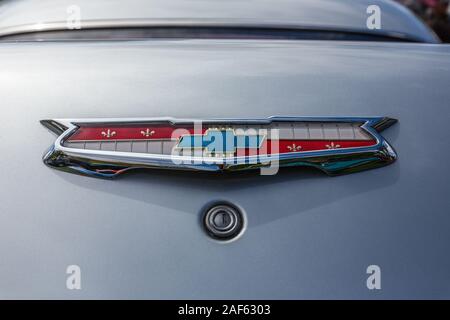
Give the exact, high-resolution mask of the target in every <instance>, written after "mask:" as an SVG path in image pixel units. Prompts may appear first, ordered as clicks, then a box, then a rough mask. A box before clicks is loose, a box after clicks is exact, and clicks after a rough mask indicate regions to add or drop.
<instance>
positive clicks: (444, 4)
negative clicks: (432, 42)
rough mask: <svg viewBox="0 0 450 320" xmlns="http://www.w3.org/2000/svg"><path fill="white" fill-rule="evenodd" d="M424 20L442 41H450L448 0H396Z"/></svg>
mask: <svg viewBox="0 0 450 320" xmlns="http://www.w3.org/2000/svg"><path fill="white" fill-rule="evenodd" d="M396 1H397V2H400V3H401V4H403V5H404V6H406V7H408V8H409V9H410V10H412V11H413V12H414V13H415V14H416V15H417V16H418V17H420V18H421V19H422V20H424V21H425V22H426V24H428V25H429V26H430V27H431V28H432V29H433V30H434V32H436V34H437V35H438V36H439V38H441V40H442V41H443V42H446V43H450V19H449V17H450V6H449V3H450V0H396Z"/></svg>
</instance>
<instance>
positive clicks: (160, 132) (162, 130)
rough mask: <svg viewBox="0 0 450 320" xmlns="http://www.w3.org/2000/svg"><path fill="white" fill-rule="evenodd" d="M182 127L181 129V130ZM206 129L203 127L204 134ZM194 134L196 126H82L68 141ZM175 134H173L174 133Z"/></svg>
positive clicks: (151, 137) (147, 138)
mask: <svg viewBox="0 0 450 320" xmlns="http://www.w3.org/2000/svg"><path fill="white" fill-rule="evenodd" d="M180 129H181V130H180ZM205 131H206V129H202V131H201V132H202V134H203V133H204V132H205ZM187 132H188V133H190V134H193V133H194V128H192V127H191V128H177V127H171V126H155V125H149V126H142V125H139V126H117V125H116V126H101V127H100V126H92V127H87V126H81V127H80V128H79V129H78V130H77V131H76V132H75V133H74V134H73V135H72V136H70V137H69V139H68V141H96V140H100V141H108V140H112V141H115V140H149V139H171V138H174V139H178V138H179V137H180V136H181V135H184V134H186V133H187ZM172 134H173V135H172Z"/></svg>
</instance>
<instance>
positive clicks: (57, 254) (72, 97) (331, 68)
mask: <svg viewBox="0 0 450 320" xmlns="http://www.w3.org/2000/svg"><path fill="white" fill-rule="evenodd" d="M373 3H375V4H378V5H380V6H381V8H382V9H383V16H382V17H383V28H386V29H385V30H386V31H389V32H396V33H404V34H411V35H414V36H415V37H416V38H417V39H421V40H422V41H423V42H428V43H396V42H392V43H388V42H343V41H283V40H277V41H273V40H233V39H229V40H223V39H222V40H221V39H217V40H214V39H209V40H198V39H197V40H196V39H181V40H174V39H169V40H165V39H157V40H148V41H109V42H106V41H89V42H87V41H86V42H83V41H63V42H17V43H16V42H4V43H0V97H1V100H0V101H1V104H0V105H1V112H2V121H1V124H0V144H1V145H2V152H1V157H0V167H1V168H2V169H1V171H0V192H1V193H0V255H1V257H2V258H1V261H0V298H8V299H9V298H64V299H72V298H73V299H74V298H83V299H84V298H166V299H178V298H185V299H186V298H187V299H215V298H223V299H228V298H230V299H303V298H306V299H308V298H368V299H372V298H373V299H377V298H449V297H450V280H449V279H450V278H449V277H448V272H449V271H448V270H450V257H449V255H448V252H449V246H450V233H449V230H450V215H449V213H450V202H449V198H448V190H449V178H450V175H449V173H448V170H446V169H445V163H446V162H445V161H446V160H447V159H448V157H449V156H450V154H449V148H448V144H449V142H448V140H447V139H448V130H449V129H448V122H449V119H450V111H449V110H450V109H449V101H450V91H449V90H448V89H449V83H450V47H449V46H446V45H442V44H433V43H432V42H436V39H435V38H434V35H433V34H432V33H431V32H430V31H429V30H428V29H427V28H426V27H425V26H423V25H422V24H421V23H420V22H418V20H416V19H415V18H414V17H413V16H412V14H410V13H409V12H407V11H405V10H404V9H401V8H400V7H399V6H398V5H396V4H394V3H393V2H390V1H379V0H373V1H365V0H358V1H345V0H342V1H334V0H333V1H326V0H308V1H287V0H286V1H226V2H225V1H194V0H190V1H145V2H144V1H137V0H133V1H127V5H126V6H124V5H123V2H121V1H117V2H115V1H100V0H97V1H57V2H56V1H38V2H31V1H11V2H5V4H4V6H3V7H1V9H0V34H2V32H4V34H7V33H8V32H11V30H17V29H15V28H19V27H20V28H23V27H24V26H30V25H34V24H36V23H44V22H64V19H65V17H66V15H67V13H66V11H65V10H66V7H67V6H68V5H70V4H78V5H79V6H80V8H81V10H82V19H83V21H84V19H86V20H89V21H91V20H96V19H97V20H102V21H106V20H111V19H117V17H122V18H123V19H146V23H149V22H148V21H150V20H152V19H164V20H167V19H169V18H170V19H173V20H178V21H181V20H183V19H187V20H190V21H194V22H195V21H199V20H202V19H211V20H213V21H216V22H221V23H228V22H230V21H233V23H240V22H241V21H244V20H245V21H250V20H251V21H252V23H254V24H258V23H261V24H271V25H272V24H274V25H276V24H296V25H304V26H311V25H316V26H322V27H324V26H325V27H330V28H334V27H336V28H350V29H361V30H362V29H364V28H365V19H366V18H367V14H366V7H367V6H368V5H370V4H373ZM242 23H244V22H242ZM1 30H3V31H1ZM8 30H9V31H8ZM275 115H276V116H312V117H321V116H327V117H334V116H336V117H339V116H352V117H366V116H389V117H393V118H396V119H398V120H399V123H397V124H396V125H394V126H392V127H391V128H389V129H387V130H385V131H384V132H383V136H384V137H385V138H386V139H387V140H388V141H389V142H390V143H391V144H392V145H393V146H394V148H395V149H396V151H397V153H398V156H399V158H398V160H397V162H395V163H394V164H392V165H390V166H387V167H383V168H380V169H376V170H370V171H365V172H360V173H356V174H351V175H344V176H339V177H333V178H331V177H328V176H326V175H324V174H323V173H321V172H316V171H314V170H304V169H302V168H297V169H287V170H281V171H280V172H279V173H278V174H277V175H275V176H260V175H257V174H256V175H255V174H238V175H226V176H222V175H214V174H199V173H192V172H191V173H189V172H187V173H177V172H172V171H146V172H136V173H129V174H126V175H124V176H122V177H120V178H119V179H115V180H102V179H96V178H88V177H83V176H77V175H72V174H68V173H64V172H60V171H55V170H52V169H50V168H48V167H46V166H45V165H44V164H43V163H42V155H43V154H44V152H45V150H46V149H47V148H48V147H49V146H50V145H51V144H52V143H53V142H54V140H55V136H54V135H53V134H52V133H51V132H49V131H48V130H46V129H45V128H44V127H42V126H41V124H40V123H39V120H42V119H52V118H60V119H70V118H130V117H132V118H139V117H143V118H149V117H178V118H267V117H270V116H275ZM218 200H224V201H229V202H231V203H233V204H235V205H236V206H238V207H239V208H241V209H242V210H243V212H244V213H245V216H246V221H247V224H246V230H245V232H244V233H243V235H242V236H241V237H240V238H239V239H237V240H236V241H233V242H230V243H219V242H217V241H215V240H212V239H210V238H208V236H207V235H206V234H205V232H204V231H203V229H202V226H201V223H200V219H201V216H200V215H201V212H202V209H203V208H205V206H207V205H208V204H210V203H212V202H214V201H218ZM69 265H78V266H80V268H81V270H82V289H81V290H68V289H67V288H66V278H67V276H68V275H67V274H66V268H67V266H69ZM370 265H378V266H380V268H381V270H382V289H381V290H368V288H367V286H366V279H367V277H368V274H367V273H366V270H367V267H368V266H370Z"/></svg>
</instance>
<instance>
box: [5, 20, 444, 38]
mask: <svg viewBox="0 0 450 320" xmlns="http://www.w3.org/2000/svg"><path fill="white" fill-rule="evenodd" d="M152 27H153V28H156V27H158V28H164V27H166V28H170V27H187V28H188V27H212V28H213V27H214V28H220V27H222V28H257V29H266V28H269V29H280V30H281V29H292V30H298V31H302V30H304V31H311V30H314V31H323V32H345V33H354V34H361V35H363V34H368V35H373V36H379V37H388V38H394V39H398V40H403V41H409V42H424V41H423V40H421V39H418V38H417V37H415V36H414V35H412V34H406V33H402V32H397V31H389V30H370V31H367V30H365V29H355V28H343V27H321V26H313V25H302V24H297V23H286V22H283V21H280V22H277V21H271V22H270V23H267V22H260V21H256V20H255V19H217V18H214V19H109V20H82V21H81V29H69V28H67V22H65V21H54V22H44V23H35V24H24V25H18V26H11V27H6V28H1V29H0V40H1V38H3V37H5V38H6V37H8V36H14V35H19V34H29V33H38V32H47V31H70V32H77V31H79V30H95V29H121V28H152ZM131 40H132V39H131ZM430 43H439V41H438V40H436V42H430Z"/></svg>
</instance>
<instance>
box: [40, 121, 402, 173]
mask: <svg viewBox="0 0 450 320" xmlns="http://www.w3.org/2000/svg"><path fill="white" fill-rule="evenodd" d="M161 122H167V123H169V124H170V125H192V124H195V123H202V124H208V125H217V126H219V127H223V126H226V125H246V126H252V125H255V126H257V125H270V124H272V123H274V122H277V123H305V122H307V123H315V122H317V123H351V124H354V123H357V124H361V125H360V128H362V129H363V130H364V131H365V133H367V134H368V135H370V136H371V138H373V139H374V144H373V145H371V146H364V147H354V148H345V149H339V148H336V145H335V144H334V143H333V142H332V143H330V147H329V149H328V150H320V151H301V149H299V148H298V146H296V145H295V144H294V145H293V146H292V147H290V148H291V149H290V150H292V152H289V153H281V154H278V155H277V157H276V158H277V159H276V161H277V165H278V166H279V167H289V166H307V167H314V168H317V169H320V170H322V171H324V172H325V173H327V174H328V175H340V174H347V173H353V172H358V171H362V170H367V169H372V168H377V167H381V166H385V165H388V164H391V163H393V162H394V161H395V160H396V159H397V154H396V152H395V151H394V149H393V148H392V147H391V146H390V144H389V143H388V142H387V141H386V140H385V139H384V138H383V137H382V136H381V135H380V133H379V132H381V131H382V130H384V129H386V128H388V127H390V126H391V125H393V124H394V123H396V122H397V120H395V119H392V118H388V117H270V118H267V119H201V120H200V119H174V118H123V119H117V118H115V119H109V118H103V119H102V118H99V119H54V120H42V121H41V123H42V125H44V126H45V127H47V128H48V129H50V130H51V131H52V132H54V133H56V134H57V135H58V138H57V139H56V141H55V143H54V144H53V145H52V146H51V147H50V149H49V150H48V151H47V153H46V154H45V155H44V157H43V161H44V163H45V164H46V165H47V166H49V167H51V168H54V169H58V170H62V171H66V172H71V173H77V174H82V175H88V176H95V177H103V178H111V177H115V176H117V175H119V174H121V173H123V172H125V171H128V170H131V169H172V170H191V171H210V172H224V171H242V170H249V169H258V168H265V167H267V166H269V165H270V163H272V162H273V161H274V155H270V156H269V155H258V156H242V157H236V156H235V157H233V158H226V157H211V158H213V159H205V158H203V157H202V158H199V157H195V156H194V157H193V156H174V155H167V154H148V153H133V152H120V151H105V150H84V149H74V148H70V147H67V146H64V142H65V141H66V140H67V139H68V138H69V137H70V136H71V135H72V134H73V133H74V132H75V131H77V130H78V129H79V126H80V125H94V124H96V125H99V124H101V125H104V126H107V125H127V124H133V125H136V124H145V123H161ZM141 133H142V134H143V135H144V136H145V135H146V134H147V137H148V136H151V135H152V134H153V133H151V131H147V132H144V131H143V132H141ZM102 135H104V136H105V137H108V138H114V135H115V132H114V131H108V132H102ZM327 147H328V146H327ZM288 148H289V147H288ZM205 160H207V161H205Z"/></svg>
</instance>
